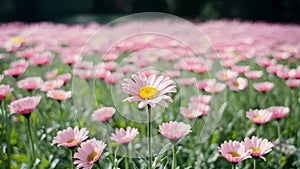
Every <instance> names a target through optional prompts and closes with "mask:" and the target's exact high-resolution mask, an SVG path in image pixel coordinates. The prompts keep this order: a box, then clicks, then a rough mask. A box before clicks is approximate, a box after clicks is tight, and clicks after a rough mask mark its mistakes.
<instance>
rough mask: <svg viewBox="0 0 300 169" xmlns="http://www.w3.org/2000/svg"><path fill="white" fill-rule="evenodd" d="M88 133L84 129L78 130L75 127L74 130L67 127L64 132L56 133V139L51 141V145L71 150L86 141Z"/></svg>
mask: <svg viewBox="0 0 300 169" xmlns="http://www.w3.org/2000/svg"><path fill="white" fill-rule="evenodd" d="M88 133H89V131H88V130H87V129H86V128H82V129H80V130H79V128H78V126H75V128H74V129H72V128H71V127H68V128H67V129H65V130H62V131H59V132H57V135H56V137H54V139H53V142H52V145H54V144H57V145H58V146H65V147H69V148H73V147H75V146H77V145H78V144H80V143H81V142H82V141H84V140H85V139H87V138H88Z"/></svg>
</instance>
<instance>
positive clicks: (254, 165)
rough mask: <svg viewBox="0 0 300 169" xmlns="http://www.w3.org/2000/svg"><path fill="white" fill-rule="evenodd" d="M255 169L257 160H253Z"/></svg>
mask: <svg viewBox="0 0 300 169" xmlns="http://www.w3.org/2000/svg"><path fill="white" fill-rule="evenodd" d="M253 169H256V159H253Z"/></svg>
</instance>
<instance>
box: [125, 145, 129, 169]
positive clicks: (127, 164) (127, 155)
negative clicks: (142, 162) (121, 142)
mask: <svg viewBox="0 0 300 169" xmlns="http://www.w3.org/2000/svg"><path fill="white" fill-rule="evenodd" d="M128 146H129V144H127V145H125V148H126V159H125V169H129V148H128Z"/></svg>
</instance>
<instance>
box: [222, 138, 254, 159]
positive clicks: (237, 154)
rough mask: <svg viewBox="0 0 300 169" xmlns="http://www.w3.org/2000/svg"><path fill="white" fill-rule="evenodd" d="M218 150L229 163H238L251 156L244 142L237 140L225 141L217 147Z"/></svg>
mask: <svg viewBox="0 0 300 169" xmlns="http://www.w3.org/2000/svg"><path fill="white" fill-rule="evenodd" d="M219 152H220V153H221V154H222V156H223V157H224V158H226V160H228V161H229V162H231V163H238V162H240V161H243V160H245V159H247V158H251V156H250V154H249V152H250V151H249V150H247V149H246V148H245V146H244V144H242V143H240V142H238V141H231V140H230V141H229V142H227V141H225V142H224V143H222V144H221V147H219Z"/></svg>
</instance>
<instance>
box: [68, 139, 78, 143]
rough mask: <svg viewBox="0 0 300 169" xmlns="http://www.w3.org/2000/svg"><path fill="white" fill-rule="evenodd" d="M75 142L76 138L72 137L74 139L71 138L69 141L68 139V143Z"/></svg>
mask: <svg viewBox="0 0 300 169" xmlns="http://www.w3.org/2000/svg"><path fill="white" fill-rule="evenodd" d="M75 142H77V140H76V139H72V140H69V141H68V143H75Z"/></svg>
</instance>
